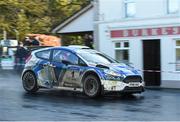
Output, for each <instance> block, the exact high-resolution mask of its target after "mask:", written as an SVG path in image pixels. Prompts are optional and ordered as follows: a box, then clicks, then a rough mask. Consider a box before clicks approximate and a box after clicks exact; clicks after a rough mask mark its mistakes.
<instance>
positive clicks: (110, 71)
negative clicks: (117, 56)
mask: <svg viewBox="0 0 180 122" xmlns="http://www.w3.org/2000/svg"><path fill="white" fill-rule="evenodd" d="M104 73H105V74H107V75H112V76H121V74H119V73H117V72H115V71H113V70H104Z"/></svg>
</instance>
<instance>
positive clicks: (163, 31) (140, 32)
mask: <svg viewBox="0 0 180 122" xmlns="http://www.w3.org/2000/svg"><path fill="white" fill-rule="evenodd" d="M178 34H180V26H179V27H161V28H145V29H127V30H112V31H111V38H119V37H137V36H160V35H178Z"/></svg>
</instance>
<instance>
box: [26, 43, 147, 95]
mask: <svg viewBox="0 0 180 122" xmlns="http://www.w3.org/2000/svg"><path fill="white" fill-rule="evenodd" d="M22 84H23V87H24V89H25V90H26V91H27V92H30V93H34V92H37V91H38V90H39V88H49V89H52V88H53V89H54V88H58V89H72V90H80V91H82V92H84V93H85V94H86V95H87V96H89V97H97V96H100V95H102V94H103V93H105V92H111V91H112V92H119V93H141V92H143V91H144V82H143V79H142V77H141V75H140V74H139V73H138V71H137V70H136V69H135V68H133V67H131V66H128V65H126V64H123V63H119V62H118V61H116V60H114V59H112V58H111V57H109V56H107V55H105V54H103V53H101V52H98V51H96V50H93V49H90V48H88V47H86V46H66V47H65V46H64V47H50V48H43V49H39V50H36V51H33V52H32V53H31V55H30V56H29V58H28V59H27V61H26V65H25V68H24V71H23V73H22Z"/></svg>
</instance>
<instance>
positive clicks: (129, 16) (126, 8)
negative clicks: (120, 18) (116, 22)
mask: <svg viewBox="0 0 180 122" xmlns="http://www.w3.org/2000/svg"><path fill="white" fill-rule="evenodd" d="M130 3H134V4H135V6H134V7H135V13H134V15H128V4H130ZM124 16H125V18H134V17H135V16H136V2H135V0H124Z"/></svg>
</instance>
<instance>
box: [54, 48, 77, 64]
mask: <svg viewBox="0 0 180 122" xmlns="http://www.w3.org/2000/svg"><path fill="white" fill-rule="evenodd" d="M55 50H57V51H66V52H69V53H71V54H73V55H74V56H76V57H77V58H78V64H73V63H72V64H71V65H79V62H80V57H79V56H78V55H77V54H75V53H73V52H71V51H68V50H64V49H53V50H52V59H51V61H52V62H56V63H62V61H54V60H53V56H54V51H55Z"/></svg>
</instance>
